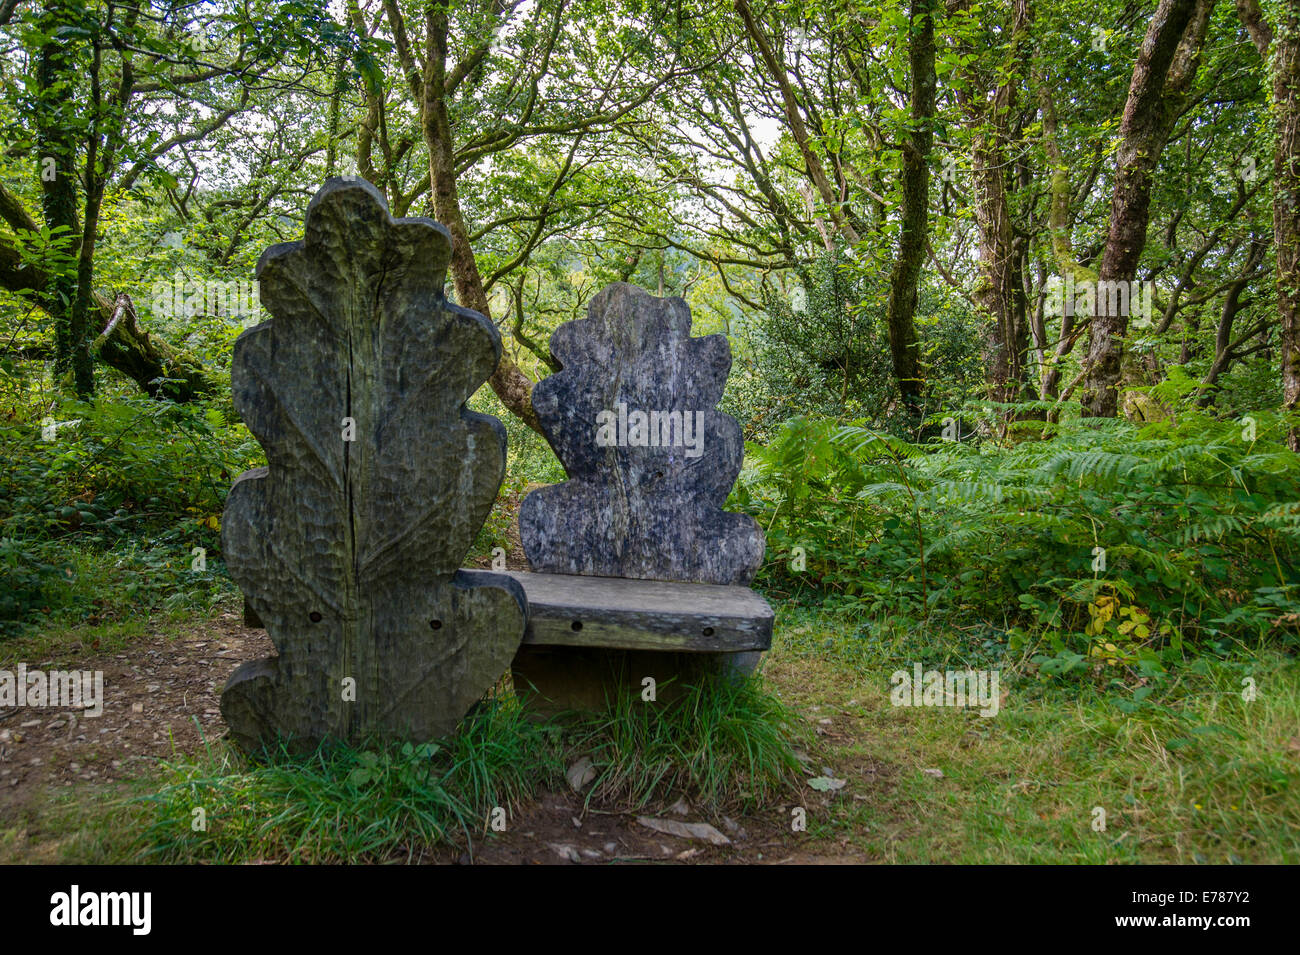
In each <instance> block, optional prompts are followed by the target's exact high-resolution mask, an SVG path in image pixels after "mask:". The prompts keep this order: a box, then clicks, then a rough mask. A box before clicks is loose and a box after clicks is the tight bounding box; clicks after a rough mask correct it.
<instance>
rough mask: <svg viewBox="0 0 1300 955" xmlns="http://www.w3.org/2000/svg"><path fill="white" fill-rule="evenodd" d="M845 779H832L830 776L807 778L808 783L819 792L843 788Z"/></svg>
mask: <svg viewBox="0 0 1300 955" xmlns="http://www.w3.org/2000/svg"><path fill="white" fill-rule="evenodd" d="M847 782H848V780H847V779H832V778H831V777H830V776H814V777H813V778H812V779H810V780H808V785H809V786H811V787H812V788H813V789H815V790H817V791H818V792H819V793H826V792H833V791H834V790H836V789H843V788H844V786H845V784H846V783H847Z"/></svg>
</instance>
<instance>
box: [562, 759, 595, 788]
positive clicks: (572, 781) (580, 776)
mask: <svg viewBox="0 0 1300 955" xmlns="http://www.w3.org/2000/svg"><path fill="white" fill-rule="evenodd" d="M564 778H565V779H567V780H568V781H569V788H570V789H572V790H573V791H574V792H576V793H580V792H582V791H583V790H584V789H585V788H587V786H589V785H590V784H591V781H592V780H593V779H595V778H596V767H595V766H594V765H593V764H592V762H591V757H590V756H584V757H582V759H580V760H578V761H577V762H576V763H574V764H573V765H572V766H570V767H569V771H568V772H567V773H565V774H564Z"/></svg>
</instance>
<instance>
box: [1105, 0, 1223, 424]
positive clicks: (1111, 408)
mask: <svg viewBox="0 0 1300 955" xmlns="http://www.w3.org/2000/svg"><path fill="white" fill-rule="evenodd" d="M1213 6H1214V0H1160V5H1159V6H1158V7H1157V8H1156V12H1155V16H1154V17H1153V18H1152V20H1151V25H1150V26H1149V27H1148V28H1147V34H1146V39H1144V40H1143V42H1142V49H1141V50H1140V51H1139V52H1138V58H1137V63H1135V64H1134V66H1133V79H1132V81H1131V82H1130V84H1129V91H1128V99H1127V101H1126V102H1125V104H1124V114H1123V117H1122V119H1121V120H1120V127H1119V135H1120V142H1119V146H1118V148H1117V149H1116V156H1115V166H1116V168H1115V191H1114V194H1113V195H1112V197H1111V206H1110V229H1109V231H1108V233H1107V235H1106V245H1105V248H1104V249H1103V250H1102V254H1101V267H1100V268H1099V269H1098V281H1099V282H1125V283H1127V282H1131V281H1133V279H1134V277H1135V276H1136V275H1137V266H1138V261H1139V260H1140V259H1141V257H1142V250H1143V248H1144V247H1145V245H1146V232H1147V224H1148V222H1149V221H1150V217H1151V212H1150V205H1151V177H1152V174H1153V173H1154V171H1155V168H1156V166H1157V164H1158V163H1159V162H1160V154H1161V153H1162V152H1163V151H1164V148H1165V143H1166V142H1167V141H1168V139H1169V133H1170V132H1171V130H1172V128H1173V124H1174V121H1175V120H1176V119H1177V116H1178V108H1179V106H1180V105H1181V102H1182V98H1183V96H1184V95H1185V94H1186V91H1187V88H1188V86H1190V84H1191V81H1192V79H1193V78H1194V77H1195V76H1196V70H1197V67H1198V65H1199V61H1200V51H1201V45H1202V43H1203V41H1204V39H1205V31H1206V28H1207V26H1208V24H1209V17H1210V12H1211V10H1212V9H1213ZM1096 300H1097V306H1096V309H1095V311H1094V313H1093V316H1092V321H1091V323H1090V325H1089V327H1088V354H1087V358H1086V360H1085V369H1086V371H1085V379H1086V380H1085V387H1084V395H1083V413H1084V415H1085V416H1087V417H1094V418H1103V417H1104V418H1113V417H1114V416H1115V413H1116V410H1117V407H1118V392H1119V382H1120V374H1121V366H1122V361H1123V348H1124V337H1125V336H1126V335H1127V334H1128V315H1124V314H1118V313H1119V312H1121V311H1123V309H1119V308H1109V307H1107V306H1108V301H1109V297H1108V296H1105V295H1100V294H1099V295H1097V296H1096ZM1111 312H1114V313H1117V314H1110V313H1111Z"/></svg>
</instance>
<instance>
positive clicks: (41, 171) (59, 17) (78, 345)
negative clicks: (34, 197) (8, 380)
mask: <svg viewBox="0 0 1300 955" xmlns="http://www.w3.org/2000/svg"><path fill="white" fill-rule="evenodd" d="M70 19H71V14H70V11H69V10H68V9H67V7H66V5H65V4H64V3H61V2H52V3H48V4H46V6H45V7H44V9H43V10H42V11H41V13H40V15H39V18H38V19H37V29H39V30H40V31H41V32H42V33H43V34H47V35H49V38H48V39H47V40H46V41H45V42H44V43H43V44H42V46H41V50H40V55H39V57H38V60H37V66H36V86H37V104H36V142H37V156H36V175H37V176H38V177H39V179H40V183H41V212H42V215H43V218H44V220H45V226H46V228H47V229H48V230H49V232H50V235H51V242H50V246H49V247H48V248H47V250H46V255H45V261H44V263H43V270H44V272H45V273H46V276H47V278H46V282H45V289H44V295H43V297H42V299H41V307H42V308H44V309H45V311H46V312H48V313H49V315H50V317H51V318H52V319H53V320H54V374H55V376H56V377H62V376H63V375H65V374H67V373H68V372H69V371H71V370H72V369H73V355H74V353H75V352H77V351H78V350H79V349H80V350H84V349H85V346H86V341H85V329H84V327H83V328H81V329H74V328H73V311H74V309H73V303H74V302H75V300H76V297H77V259H76V256H75V252H74V249H75V248H76V242H77V238H78V236H77V233H78V227H77V179H76V165H77V140H76V131H75V129H74V128H73V116H72V114H71V110H70V109H69V105H70V104H71V103H72V102H73V90H72V85H73V81H74V66H75V64H74V62H73V57H72V54H71V51H70V48H69V42H68V41H67V40H61V39H56V38H55V37H53V33H54V32H55V31H56V30H58V29H59V28H60V27H62V26H66V25H68V23H69V20H70Z"/></svg>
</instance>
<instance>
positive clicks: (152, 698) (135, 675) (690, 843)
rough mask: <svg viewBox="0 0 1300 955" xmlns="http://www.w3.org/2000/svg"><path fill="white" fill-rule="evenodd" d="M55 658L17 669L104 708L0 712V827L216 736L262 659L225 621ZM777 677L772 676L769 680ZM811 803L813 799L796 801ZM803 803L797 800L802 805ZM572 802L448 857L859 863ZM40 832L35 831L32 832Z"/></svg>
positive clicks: (778, 821)
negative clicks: (57, 677)
mask: <svg viewBox="0 0 1300 955" xmlns="http://www.w3.org/2000/svg"><path fill="white" fill-rule="evenodd" d="M60 651H61V652H60V654H59V658H58V659H57V660H43V661H35V660H29V661H27V662H28V665H29V668H32V669H35V668H40V669H45V670H48V669H52V668H56V667H57V668H60V669H76V670H91V671H94V670H102V671H103V674H104V697H105V699H104V707H103V714H102V715H101V716H98V717H89V716H77V715H75V714H73V713H72V712H71V711H69V710H66V709H34V708H22V709H16V710H9V711H0V830H3V829H10V830H18V831H19V832H24V831H25V830H26V828H27V826H28V825H29V824H30V823H32V822H33V821H35V820H37V819H38V818H39V815H40V814H41V812H42V811H43V808H44V807H45V806H46V805H47V804H48V802H49V799H50V797H51V796H57V795H59V794H60V793H61V792H63V791H72V787H78V788H90V789H96V790H98V789H101V788H103V789H104V790H117V789H121V788H124V786H123V784H124V783H126V781H128V780H132V779H137V778H139V777H142V776H146V777H147V776H148V775H150V774H151V772H152V771H153V769H154V767H155V766H156V764H157V761H158V760H159V759H166V758H169V757H171V756H173V755H178V754H190V753H194V752H197V751H198V750H199V748H200V747H201V746H202V745H203V744H204V741H205V740H206V741H208V742H213V741H216V740H217V739H219V738H220V737H221V736H222V735H223V733H224V732H225V724H224V723H223V722H222V720H221V713H220V708H219V703H218V699H219V693H220V690H221V687H222V686H224V685H225V682H226V680H227V679H228V678H229V676H230V674H231V673H232V672H233V671H234V670H235V668H236V667H238V666H239V664H241V663H243V662H244V661H246V660H251V659H255V658H257V657H260V656H267V655H270V654H272V653H274V647H273V646H272V644H271V641H270V639H269V638H268V637H267V635H266V633H265V632H264V631H262V630H251V629H247V628H245V627H243V626H242V622H241V621H240V620H239V618H238V617H236V616H235V615H233V614H228V615H225V616H222V617H218V618H215V619H211V620H200V621H196V622H195V624H194V625H193V626H191V627H187V628H185V629H184V630H182V632H181V633H180V634H179V635H178V636H171V637H169V636H165V635H163V634H161V633H153V634H150V635H148V636H145V637H143V638H138V639H136V640H134V641H133V643H132V645H131V646H130V647H128V648H126V649H123V650H121V651H117V652H112V653H107V654H105V653H102V652H100V651H98V650H97V648H96V647H94V646H86V645H84V644H81V643H75V642H74V643H69V644H68V645H67V646H66V647H61V648H60ZM784 669H785V668H777V673H778V674H780V673H782V672H784ZM806 795H807V796H809V797H812V798H813V799H822V798H824V797H823V796H821V795H820V794H815V793H807V794H806ZM805 801H807V800H805ZM582 803H583V799H582V797H581V796H580V795H578V794H576V793H573V792H570V791H565V792H558V793H557V792H551V793H544V794H543V795H542V796H541V797H540V798H539V799H538V800H537V801H536V802H535V803H534V804H533V805H532V806H531V807H528V808H526V809H524V810H523V811H522V812H520V813H518V814H516V816H515V817H514V818H513V819H512V820H511V821H510V824H509V827H508V830H507V831H506V832H505V833H499V834H493V836H492V838H490V839H488V840H485V841H483V842H482V844H480V845H479V846H477V847H476V849H475V853H474V856H473V859H472V860H471V858H470V856H469V854H468V853H459V854H455V853H453V854H448V855H446V856H445V857H443V858H442V861H446V862H460V863H462V864H467V863H470V862H471V861H472V862H473V863H475V864H534V865H537V864H540V865H571V864H591V863H598V864H608V863H610V862H640V863H646V862H657V863H673V864H682V863H686V864H700V863H760V864H782V863H784V864H792V863H794V864H809V863H832V864H833V863H846V862H848V863H851V862H865V861H871V860H869V859H867V858H865V857H863V856H862V854H861V853H860V852H859V851H858V850H856V849H853V848H852V847H851V846H849V845H848V844H847V841H845V842H842V843H838V844H837V843H836V842H833V841H830V840H826V839H822V840H818V841H817V842H816V843H815V844H810V840H809V838H808V836H807V835H802V834H794V833H792V832H790V830H789V819H790V807H788V806H779V807H771V808H770V809H768V810H765V811H764V812H763V813H761V814H758V815H755V816H748V817H737V818H734V819H733V818H730V817H723V818H722V819H721V820H715V821H717V822H720V825H719V827H718V831H720V832H723V833H724V834H725V835H726V837H727V838H728V839H729V840H730V843H731V844H730V845H711V844H709V843H707V842H703V841H699V840H695V839H684V838H680V837H678V836H675V835H671V834H666V833H663V832H659V831H655V830H653V829H651V828H647V826H645V825H644V824H642V823H641V822H640V821H639V817H638V815H637V814H635V813H626V812H605V811H601V810H600V809H599V808H593V809H587V810H584V808H583V805H582ZM675 810H676V811H675V812H674V811H671V810H670V811H661V812H659V813H657V814H656V815H657V817H658V818H660V819H664V820H670V821H676V822H696V821H704V819H705V816H704V814H702V813H700V812H697V811H696V810H694V809H692V808H691V807H688V806H685V805H683V804H681V803H679V804H678V805H677V806H676V807H675ZM36 828H37V829H39V828H40V826H39V824H38V825H37V826H36Z"/></svg>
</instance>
